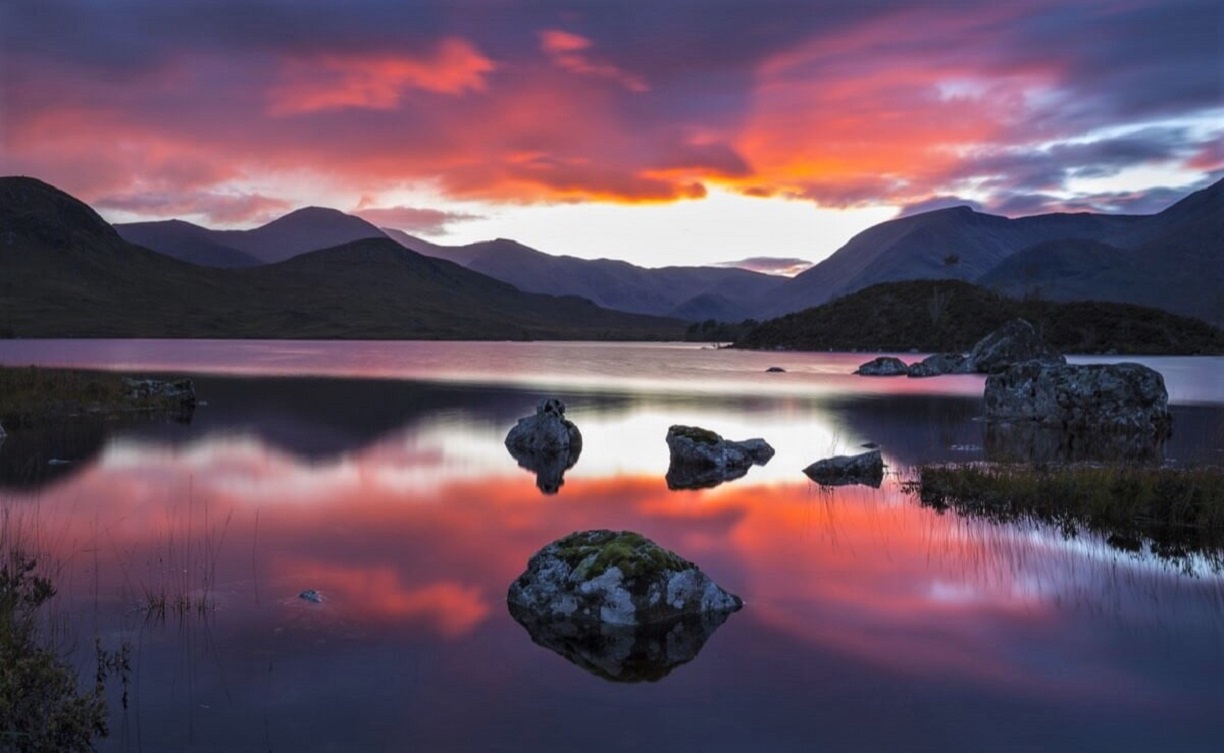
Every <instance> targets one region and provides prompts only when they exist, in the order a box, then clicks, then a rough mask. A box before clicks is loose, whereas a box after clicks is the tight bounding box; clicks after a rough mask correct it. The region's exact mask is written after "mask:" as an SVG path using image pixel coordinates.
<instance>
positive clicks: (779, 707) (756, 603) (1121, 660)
mask: <svg viewBox="0 0 1224 753" xmlns="http://www.w3.org/2000/svg"><path fill="white" fill-rule="evenodd" d="M774 355H775V354H770V356H769V357H770V358H771V359H774ZM774 360H776V359H774ZM782 365H783V366H786V368H788V374H783V375H776V376H783V377H788V376H789V375H790V374H791V373H794V369H796V368H798V367H799V366H800V365H799V364H795V365H794V367H793V366H792V364H791V362H789V361H787V362H784V363H782ZM910 381H916V380H910ZM873 384H878V383H873ZM872 389H876V387H874V386H873V387H872ZM197 390H198V392H199V395H200V398H201V399H202V400H205V401H207V403H208V405H206V406H201V407H200V408H199V409H198V410H197V413H196V416H195V420H194V422H193V424H192V425H191V426H190V427H178V426H165V425H140V426H132V427H119V428H117V429H115V430H114V431H113V433H110V434H107V435H106V436H104V437H103V438H102V440H101V446H100V448H99V449H96V450H95V451H94V452H93V454H92V455H91V456H90V458H89V460H88V462H83V463H80V464H79V465H78V466H77V467H76V469H75V470H74V472H73V473H72V475H70V476H61V477H60V478H58V479H57V480H56V482H55V483H52V484H46V485H43V486H41V487H39V488H37V489H34V488H31V487H22V488H16V489H15V488H11V487H10V488H9V489H7V490H6V491H4V492H2V493H0V502H2V506H3V509H4V512H5V516H6V517H5V526H6V530H15V528H16V527H19V526H20V527H23V528H24V529H25V530H28V531H30V532H31V535H33V536H35V537H36V538H38V539H39V543H40V546H41V547H42V550H43V551H46V552H48V553H49V554H52V555H54V556H55V557H57V558H58V559H59V560H60V561H62V562H63V563H64V569H63V572H62V576H61V578H60V583H61V593H62V598H64V599H66V600H67V606H66V608H67V609H68V610H69V612H68V614H69V616H68V617H67V619H70V620H72V621H73V622H74V623H76V624H77V625H78V626H79V627H80V628H81V634H90V631H94V632H97V633H100V634H104V635H108V636H119V635H124V636H131V637H132V638H133V639H134V640H135V641H136V642H137V646H138V652H137V653H138V656H139V659H140V661H139V662H138V664H137V666H136V667H135V671H136V672H137V674H138V677H137V678H135V680H134V682H133V696H132V710H131V711H130V712H129V716H128V717H125V718H124V719H119V720H116V723H115V724H114V725H113V726H114V728H115V729H116V730H118V731H120V734H116V735H115V737H114V738H113V739H112V740H110V741H107V742H106V743H105V744H104V746H103V749H104V750H125V749H130V750H138V749H144V750H193V749H194V750H210V749H255V748H256V747H258V748H260V749H275V750H281V749H293V750H325V749H328V746H331V747H332V748H333V749H366V750H385V749H454V750H457V749H472V750H476V749H481V750H483V749H502V750H544V749H567V748H569V747H572V745H573V740H575V739H582V740H583V741H584V747H586V748H589V749H591V750H623V749H629V748H633V747H638V748H657V747H659V746H660V744H666V745H669V746H670V747H676V748H678V749H708V750H732V749H734V750H745V749H754V750H755V749H761V748H762V747H764V748H772V749H790V750H799V749H806V748H807V747H810V745H811V741H812V740H814V739H821V740H824V741H828V742H829V745H830V747H831V748H833V749H842V750H855V749H880V748H883V747H899V746H900V747H914V746H915V741H919V743H918V744H917V746H918V747H923V746H925V747H932V748H934V747H951V748H960V749H999V748H1009V747H1010V748H1013V749H1022V748H1026V747H1027V748H1029V749H1067V750H1078V749H1088V748H1110V749H1114V750H1125V749H1144V748H1146V749H1151V748H1153V747H1155V748H1159V749H1194V748H1196V747H1199V748H1205V747H1206V746H1207V741H1215V740H1217V739H1218V731H1219V720H1218V714H1217V712H1216V706H1217V705H1218V704H1216V703H1213V701H1214V699H1218V698H1219V677H1220V676H1221V673H1222V672H1224V627H1222V626H1224V585H1222V580H1221V577H1220V576H1219V574H1217V573H1214V572H1211V571H1210V570H1201V571H1199V572H1197V573H1196V577H1193V578H1187V577H1185V576H1184V575H1183V574H1182V573H1181V572H1180V571H1179V570H1177V569H1176V568H1171V567H1169V566H1168V565H1167V564H1166V563H1164V562H1162V561H1160V560H1159V559H1158V558H1155V557H1152V556H1149V555H1146V554H1142V555H1140V554H1133V553H1127V552H1121V551H1118V550H1116V549H1113V548H1111V547H1110V546H1109V545H1108V544H1106V543H1105V542H1104V541H1102V540H1100V539H1099V538H1096V537H1094V536H1091V535H1085V536H1080V537H1077V538H1073V539H1068V538H1064V536H1063V535H1062V534H1061V533H1060V532H1059V531H1058V530H1056V529H1051V528H1049V527H1046V526H1043V525H1040V524H1036V523H1031V522H1030V523H1025V522H1017V523H1015V524H1011V525H995V524H991V523H989V522H986V521H976V520H972V519H966V518H962V517H960V516H957V515H955V514H951V513H949V514H943V515H940V514H938V513H937V512H935V511H933V510H930V509H924V508H922V507H920V506H919V505H917V504H915V503H913V501H912V500H910V499H909V498H908V497H907V496H906V495H904V494H903V493H901V492H899V490H898V489H897V486H896V482H895V478H894V477H893V476H892V475H891V474H890V475H888V476H886V477H885V479H884V483H883V485H882V486H881V488H880V489H878V490H877V489H871V488H866V487H843V488H839V489H836V490H821V489H819V488H818V487H816V486H814V485H812V484H810V483H809V482H807V481H806V480H805V479H804V478H803V476H802V473H801V469H802V468H803V467H805V466H806V465H808V464H809V463H810V462H811V461H812V460H814V459H817V458H819V457H825V456H827V455H830V454H836V453H837V452H838V451H845V450H852V449H853V448H855V447H857V445H858V444H860V443H862V442H864V441H878V442H879V443H880V444H881V445H882V446H883V451H884V456H885V460H886V462H887V463H888V465H889V466H890V468H891V469H893V470H898V469H900V468H902V467H904V466H905V465H907V464H910V463H914V462H919V461H922V460H938V459H951V458H956V457H960V456H963V455H964V454H966V453H965V452H964V451H963V450H957V449H954V446H956V445H960V444H974V443H977V444H978V445H979V446H980V444H981V443H982V437H983V433H982V432H983V431H984V429H983V425H982V424H981V423H980V422H976V421H974V417H975V416H976V415H977V412H978V407H977V406H978V403H977V402H976V398H973V397H971V396H965V395H961V396H957V395H942V396H940V395H936V396H932V395H921V396H902V397H897V398H886V397H883V396H878V395H867V396H864V395H853V396H849V397H837V398H831V397H828V396H827V395H826V396H822V395H819V394H816V395H810V396H809V395H802V394H797V393H790V392H787V393H784V394H779V395H773V396H768V395H766V396H762V395H761V394H747V395H742V396H736V395H729V396H722V397H720V398H719V399H718V400H710V399H708V397H703V396H700V395H698V396H693V395H685V394H681V393H679V392H678V391H675V392H670V393H666V394H654V393H650V394H643V393H632V392H629V393H626V392H614V391H606V392H601V391H579V392H572V393H564V392H563V393H560V394H561V395H563V397H564V399H565V402H566V404H567V406H568V411H567V415H569V416H572V417H573V418H574V420H575V422H576V423H578V424H579V425H580V426H581V427H582V432H583V435H584V440H585V441H584V454H583V459H582V461H583V462H582V463H580V464H578V465H576V466H574V467H573V469H572V470H570V471H568V472H567V473H566V479H565V480H566V483H565V487H564V490H563V493H562V494H559V495H555V496H543V495H541V494H540V493H539V490H538V489H537V487H536V486H535V480H534V479H533V478H532V477H531V476H530V475H528V474H525V473H523V472H522V471H521V470H520V469H518V468H516V467H515V465H514V464H513V463H511V462H510V460H509V459H508V458H507V456H506V451H505V448H504V446H503V444H502V442H503V438H504V436H505V434H506V431H507V430H508V429H509V427H510V426H511V425H512V424H513V423H514V420H515V418H516V417H517V416H521V415H523V414H524V413H525V412H529V411H530V410H532V407H533V406H534V404H535V402H536V400H537V399H538V398H539V397H540V392H538V391H535V390H529V389H521V388H515V387H475V386H462V385H436V384H434V385H431V384H426V383H413V382H395V381H385V382H377V381H374V382H367V381H364V380H357V379H328V380H274V381H273V382H270V383H269V382H265V381H264V380H238V379H225V378H216V377H209V378H203V379H199V380H197ZM548 394H552V393H548ZM1175 411H1184V412H1183V413H1178V414H1177V415H1175V418H1174V420H1175V435H1174V437H1173V439H1172V440H1171V441H1170V444H1169V446H1168V447H1167V448H1166V452H1167V453H1168V454H1169V455H1170V456H1171V457H1178V456H1184V457H1193V456H1200V457H1201V456H1208V455H1210V454H1211V453H1213V452H1215V451H1216V449H1215V448H1217V447H1219V444H1215V445H1213V444H1211V443H1212V442H1216V441H1218V439H1219V437H1220V426H1221V423H1220V414H1219V410H1218V408H1217V407H1202V406H1181V407H1180V408H1175ZM673 423H698V424H700V425H702V426H709V427H712V428H714V429H715V430H717V431H718V432H719V433H721V434H723V435H724V436H764V437H765V438H766V439H767V440H768V441H769V442H770V443H771V444H772V445H774V446H775V447H776V448H777V450H778V454H777V455H776V456H775V458H774V459H773V460H772V461H771V463H770V464H769V466H767V467H761V468H755V469H753V471H752V473H751V475H750V476H748V477H747V478H744V479H740V480H738V481H736V482H735V483H732V484H727V485H724V486H720V487H718V488H714V489H706V490H700V491H694V492H686V493H683V494H681V493H674V492H670V491H669V490H668V489H667V485H666V481H665V478H664V476H665V472H666V468H667V464H668V453H667V448H666V444H665V442H664V437H665V435H666V430H667V427H668V426H669V425H670V424H673ZM15 437H16V435H14V436H11V437H10V438H9V442H12V441H13V440H14V438H15ZM1179 442H1180V444H1179ZM8 449H9V444H8V443H6V444H5V445H4V447H2V448H0V457H3V455H4V454H5V453H7V452H8ZM976 452H977V453H978V456H981V451H980V450H978V451H976ZM968 454H970V455H972V454H973V452H970V453H968ZM592 528H610V529H619V530H634V531H639V532H641V533H642V534H643V535H645V536H647V537H649V538H651V539H653V540H655V541H657V542H659V543H660V545H663V546H666V547H667V548H669V549H672V550H674V551H680V552H684V554H685V556H686V557H687V558H690V559H692V560H693V561H695V562H697V563H699V564H700V565H701V567H702V569H703V570H704V571H706V572H707V573H709V574H710V576H711V577H712V578H713V579H714V580H716V581H717V582H719V583H720V584H722V585H723V586H725V587H726V588H727V589H728V590H730V591H732V592H735V593H738V594H740V595H742V596H743V597H744V598H745V601H746V602H747V603H748V605H749V609H747V610H745V611H744V612H743V613H741V614H740V615H737V617H736V618H735V619H733V620H730V621H728V622H727V623H725V624H723V625H722V626H721V627H719V628H718V637H717V639H711V640H709V641H708V642H704V641H705V638H704V637H701V636H702V635H703V633H702V632H695V633H692V635H693V636H695V637H698V638H699V639H696V640H690V639H689V638H688V637H686V638H685V640H684V641H681V642H679V643H681V644H685V645H688V646H690V647H695V649H694V650H693V651H691V653H692V655H693V656H695V657H696V658H693V659H691V660H690V661H688V663H687V664H684V668H683V670H681V671H673V672H671V674H669V675H667V680H666V681H665V682H660V683H639V684H635V685H631V686H627V685H625V684H623V683H609V682H603V681H602V680H599V679H597V678H596V677H594V676H592V675H591V674H588V673H587V672H578V671H575V669H574V667H572V666H569V665H568V663H567V662H561V661H556V660H555V659H553V658H552V657H549V656H548V655H547V654H546V653H545V652H543V651H541V650H540V649H539V647H537V646H536V645H534V644H533V642H532V640H529V637H528V635H524V630H523V627H520V626H519V625H518V624H517V623H516V622H515V621H514V620H513V619H512V618H511V616H510V615H509V614H508V612H507V609H506V606H505V584H506V583H508V582H510V580H512V579H513V578H514V577H515V576H516V575H517V574H518V573H519V572H520V571H521V569H522V563H523V562H525V561H527V559H528V558H529V557H530V556H531V554H532V553H534V552H535V551H537V550H538V549H539V548H540V546H542V545H543V544H544V543H546V542H549V541H552V540H554V539H556V538H558V537H560V536H563V535H565V534H567V533H569V532H571V531H576V530H586V529H592ZM149 586H154V587H166V588H170V589H178V588H182V589H187V590H189V591H190V592H192V593H199V592H203V593H206V594H207V595H208V596H209V598H210V599H212V601H213V602H214V603H215V604H216V608H215V610H214V611H212V612H210V613H209V614H208V616H207V617H206V618H203V619H195V618H192V619H188V620H186V621H184V622H182V623H176V622H174V621H167V623H166V624H165V625H164V626H157V625H147V624H146V623H145V622H144V619H143V615H142V613H141V612H140V611H139V610H134V607H136V606H138V605H139V603H140V601H141V598H142V594H143V593H144V592H145V589H146V588H147V587H149ZM309 588H313V589H316V590H318V591H320V592H322V593H324V594H325V595H326V597H327V598H326V600H325V601H324V603H321V604H311V603H308V602H306V601H304V600H302V599H299V598H297V595H298V594H299V593H301V592H302V591H303V590H305V589H309ZM686 635H687V634H686ZM533 637H534V636H533ZM706 637H708V636H706ZM599 639H600V640H604V637H603V636H600V638H599ZM538 642H539V643H540V644H541V645H546V646H549V648H550V649H553V647H554V646H556V647H557V648H560V649H561V651H559V652H558V653H561V654H562V655H565V656H567V657H570V656H572V657H573V659H574V660H575V663H579V664H580V665H583V666H585V667H587V668H590V669H592V670H598V672H597V674H598V673H603V675H613V676H618V675H620V676H627V677H630V676H654V675H655V674H658V673H662V672H664V671H666V668H667V667H669V666H670V667H674V666H677V665H676V664H674V663H670V662H671V661H672V659H673V658H676V657H682V656H685V655H687V654H688V653H689V652H688V651H687V649H686V650H684V651H680V650H677V651H675V652H672V651H671V648H670V647H668V648H667V649H666V651H665V650H663V649H660V648H659V647H658V646H659V645H660V644H659V643H658V642H657V641H649V640H648V641H646V642H645V643H644V644H642V645H644V646H645V649H644V652H645V655H646V656H648V657H649V656H661V657H662V656H666V657H667V658H666V659H665V660H664V661H662V662H660V663H658V664H656V665H655V666H654V667H653V668H652V667H651V665H650V664H649V663H643V662H642V661H640V660H639V659H638V658H636V657H637V656H638V653H635V650H636V649H634V648H633V646H636V645H638V643H639V641H638V640H637V639H636V637H635V638H634V641H633V643H632V645H631V644H630V643H629V641H628V639H626V638H623V637H616V636H613V637H611V638H609V639H608V640H607V641H606V642H607V645H608V646H610V647H611V649H612V650H611V653H608V652H606V651H604V650H603V649H601V648H600V646H599V645H598V642H597V645H595V646H594V647H592V646H591V645H590V644H589V642H573V641H570V637H569V636H548V637H544V638H540V639H539V640H538ZM703 643H704V645H702V644H703ZM663 645H667V644H663ZM652 646H654V647H653V648H652ZM627 647H628V648H627ZM683 647H684V646H683V645H681V646H679V648H683ZM698 649H699V650H700V655H697V650H698ZM609 657H611V658H609ZM830 678H836V692H832V691H830V690H828V688H829V687H830V681H831V680H830ZM609 715H612V716H614V717H616V718H625V719H632V720H633V724H632V725H624V726H623V727H617V728H616V730H615V734H612V733H610V734H608V735H602V736H601V735H596V736H592V735H591V730H592V729H606V727H607V719H608V718H609ZM1174 717H1176V718H1177V719H1178V720H1179V723H1178V724H1177V725H1169V724H1168V723H1167V720H1168V719H1170V718H1174ZM125 720H126V721H125ZM354 720H360V721H359V722H357V723H355V722H354ZM1068 720H1073V722H1074V723H1071V722H1069V721H1068ZM125 725H126V726H125ZM601 725H602V726H601ZM125 729H126V730H127V733H126V736H125V735H124V734H123V733H122V731H123V730H125ZM1051 730H1054V731H1056V732H1051ZM1001 741H1002V744H1000V742H1001Z"/></svg>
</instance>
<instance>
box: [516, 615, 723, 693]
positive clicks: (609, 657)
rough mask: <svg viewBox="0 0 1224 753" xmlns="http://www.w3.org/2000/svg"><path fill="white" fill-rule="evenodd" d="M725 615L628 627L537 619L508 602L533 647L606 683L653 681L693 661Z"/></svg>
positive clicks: (698, 616) (721, 622)
mask: <svg viewBox="0 0 1224 753" xmlns="http://www.w3.org/2000/svg"><path fill="white" fill-rule="evenodd" d="M728 614H729V613H727V612H715V613H712V614H705V615H692V616H687V617H681V618H679V619H678V620H674V621H672V622H668V623H664V624H661V625H646V626H640V627H629V626H624V625H607V624H604V623H593V622H574V621H571V620H553V619H541V618H540V617H539V616H538V615H536V614H535V613H533V612H530V611H528V610H526V609H523V608H521V607H518V606H515V605H514V604H510V616H512V617H513V618H514V619H515V620H516V621H517V622H518V623H519V624H520V625H522V626H523V627H524V628H526V630H527V633H528V635H530V636H531V640H532V641H533V642H535V643H536V645H539V646H543V647H544V648H546V649H548V650H550V651H553V652H555V653H557V654H558V655H560V656H561V657H563V658H564V659H565V660H566V661H569V662H570V663H572V664H574V665H575V666H578V667H581V668H582V669H584V670H586V671H587V672H590V673H591V674H593V675H595V676H597V677H601V678H603V679H605V680H608V681H610V682H657V681H659V680H662V679H663V678H664V677H666V676H667V675H669V674H671V672H672V670H673V669H675V668H676V667H678V666H680V665H682V664H686V663H688V662H690V661H692V660H693V659H695V658H697V654H698V652H700V651H701V649H702V647H703V646H705V643H706V641H707V640H709V639H710V636H711V635H713V634H714V631H715V630H717V629H718V627H719V626H720V625H722V624H723V623H724V622H726V620H727V616H728Z"/></svg>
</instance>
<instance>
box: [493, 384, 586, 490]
mask: <svg viewBox="0 0 1224 753" xmlns="http://www.w3.org/2000/svg"><path fill="white" fill-rule="evenodd" d="M506 449H507V450H509V451H510V455H511V457H513V458H514V460H515V462H517V463H518V464H519V466H521V467H523V468H526V469H528V470H530V471H532V472H533V473H535V474H536V486H538V487H539V488H540V491H542V492H544V493H545V494H555V493H556V492H557V491H558V490H559V489H560V488H561V486H562V484H564V483H565V480H564V478H563V476H564V473H565V471H567V470H569V469H570V468H573V467H574V464H575V463H577V462H578V456H579V455H580V454H581V453H582V433H581V432H579V431H578V427H577V426H575V425H574V423H573V422H572V421H570V420H568V419H567V418H565V403H563V402H561V401H560V400H557V399H556V398H547V399H544V400H541V401H540V402H538V403H537V404H536V412H535V415H533V416H525V417H523V418H520V419H519V420H518V423H517V424H515V425H514V426H513V427H512V428H511V429H510V433H509V434H507V435H506Z"/></svg>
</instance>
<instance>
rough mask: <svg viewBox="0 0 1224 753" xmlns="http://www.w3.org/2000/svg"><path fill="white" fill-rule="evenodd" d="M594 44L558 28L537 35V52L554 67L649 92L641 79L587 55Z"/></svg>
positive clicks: (630, 88)
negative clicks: (538, 43)
mask: <svg viewBox="0 0 1224 753" xmlns="http://www.w3.org/2000/svg"><path fill="white" fill-rule="evenodd" d="M593 45H594V43H593V42H592V41H591V40H590V39H587V38H586V37H583V36H580V35H578V34H573V33H570V32H568V31H562V30H561V29H546V30H544V31H542V32H540V49H542V50H543V51H544V53H545V54H547V55H548V57H549V58H550V59H551V60H552V62H553V64H554V65H556V66H558V67H560V68H563V69H565V70H567V71H570V72H571V73H578V74H581V75H585V76H597V77H599V78H606V79H609V80H611V81H615V82H617V83H618V84H620V85H621V86H623V87H625V88H626V89H628V90H629V91H632V92H646V91H649V90H650V86H649V85H648V84H647V83H646V80H645V79H643V78H642V77H641V76H638V75H635V74H633V73H629V72H628V71H625V70H623V69H621V68H618V67H617V66H615V65H612V64H611V63H607V62H604V61H601V60H596V59H594V58H591V57H590V56H589V55H587V54H586V51H587V50H588V49H590V48H591V47H592V46H593Z"/></svg>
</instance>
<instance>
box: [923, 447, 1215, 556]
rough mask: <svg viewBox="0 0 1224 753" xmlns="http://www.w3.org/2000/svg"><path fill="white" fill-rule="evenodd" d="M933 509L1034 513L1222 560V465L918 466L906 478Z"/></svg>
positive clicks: (1068, 525)
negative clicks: (1191, 466) (913, 474)
mask: <svg viewBox="0 0 1224 753" xmlns="http://www.w3.org/2000/svg"><path fill="white" fill-rule="evenodd" d="M906 486H907V490H908V491H910V492H911V493H914V494H917V495H918V497H919V498H920V500H921V502H922V504H924V505H926V506H929V507H932V508H934V509H936V510H941V511H942V510H946V509H949V508H951V509H954V510H956V511H957V512H958V513H960V514H963V515H969V516H973V517H979V518H985V519H989V520H994V521H998V522H1014V521H1017V520H1036V521H1040V522H1044V523H1050V524H1054V525H1057V526H1058V527H1059V528H1060V529H1061V530H1062V531H1063V532H1064V533H1066V534H1068V535H1074V534H1075V533H1076V532H1077V531H1078V530H1079V529H1080V528H1083V529H1086V530H1089V531H1093V532H1096V533H1099V534H1101V535H1102V536H1104V537H1105V538H1106V540H1107V541H1108V542H1109V543H1110V544H1111V545H1112V546H1115V547H1117V548H1119V549H1125V550H1129V551H1139V550H1141V549H1142V547H1143V545H1144V542H1145V540H1146V541H1147V542H1150V543H1149V546H1150V549H1151V551H1152V552H1153V553H1154V554H1157V555H1159V556H1165V557H1173V558H1178V557H1185V556H1188V555H1190V554H1199V555H1203V556H1206V557H1207V558H1208V559H1209V561H1211V562H1212V564H1213V566H1214V567H1216V568H1219V567H1221V566H1224V468H1221V467H1218V466H1201V467H1193V468H1170V467H1145V466H1132V465H1122V464H1069V465H1047V464H1033V465H1026V464H982V463H971V464H953V465H924V466H920V467H918V468H916V469H915V477H914V478H912V479H911V480H909V481H908V482H907V483H906Z"/></svg>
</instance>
